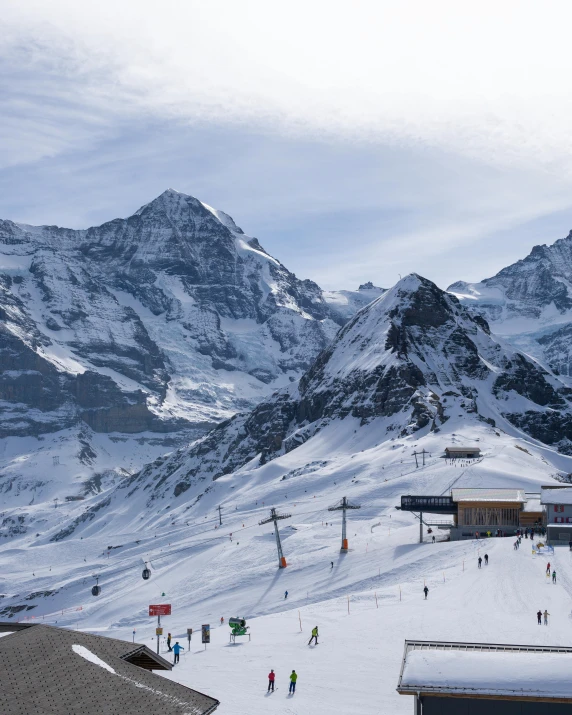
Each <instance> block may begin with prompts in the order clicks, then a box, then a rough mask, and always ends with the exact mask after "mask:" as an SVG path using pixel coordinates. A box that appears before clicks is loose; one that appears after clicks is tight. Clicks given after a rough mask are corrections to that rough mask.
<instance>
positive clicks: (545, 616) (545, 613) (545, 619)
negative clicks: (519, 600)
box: [544, 610, 550, 626]
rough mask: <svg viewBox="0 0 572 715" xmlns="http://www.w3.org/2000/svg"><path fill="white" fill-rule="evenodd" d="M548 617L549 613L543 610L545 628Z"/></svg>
mask: <svg viewBox="0 0 572 715" xmlns="http://www.w3.org/2000/svg"><path fill="white" fill-rule="evenodd" d="M549 615H550V613H548V611H547V610H545V611H544V625H545V626H547V625H548V616H549Z"/></svg>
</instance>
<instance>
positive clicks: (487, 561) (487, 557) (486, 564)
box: [485, 554, 489, 566]
mask: <svg viewBox="0 0 572 715" xmlns="http://www.w3.org/2000/svg"><path fill="white" fill-rule="evenodd" d="M488 563H489V555H488V554H485V566H488Z"/></svg>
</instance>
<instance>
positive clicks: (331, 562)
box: [330, 561, 334, 569]
mask: <svg viewBox="0 0 572 715" xmlns="http://www.w3.org/2000/svg"><path fill="white" fill-rule="evenodd" d="M330 564H331V566H330V568H332V569H333V568H334V562H333V561H330Z"/></svg>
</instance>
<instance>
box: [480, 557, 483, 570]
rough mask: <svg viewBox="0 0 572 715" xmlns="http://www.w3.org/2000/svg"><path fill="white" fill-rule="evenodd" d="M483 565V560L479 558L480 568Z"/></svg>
mask: <svg viewBox="0 0 572 715" xmlns="http://www.w3.org/2000/svg"><path fill="white" fill-rule="evenodd" d="M482 563H483V560H482V559H481V557H480V556H479V568H481V564H482Z"/></svg>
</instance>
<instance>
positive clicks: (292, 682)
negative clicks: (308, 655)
mask: <svg viewBox="0 0 572 715" xmlns="http://www.w3.org/2000/svg"><path fill="white" fill-rule="evenodd" d="M297 680H298V673H296V671H295V670H293V671H292V672H291V673H290V688H289V689H288V692H289V693H295V692H296V681H297Z"/></svg>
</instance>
